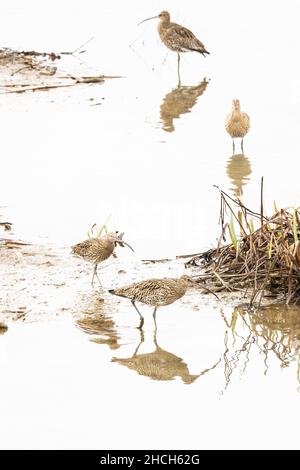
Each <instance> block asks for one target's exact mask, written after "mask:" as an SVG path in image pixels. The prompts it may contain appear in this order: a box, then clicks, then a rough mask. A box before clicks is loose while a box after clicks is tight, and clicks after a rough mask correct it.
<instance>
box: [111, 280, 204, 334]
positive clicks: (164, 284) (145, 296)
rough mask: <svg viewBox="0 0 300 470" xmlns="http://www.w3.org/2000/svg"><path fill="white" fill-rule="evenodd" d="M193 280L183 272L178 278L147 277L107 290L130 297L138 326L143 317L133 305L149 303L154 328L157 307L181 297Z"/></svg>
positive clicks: (142, 322) (142, 323)
mask: <svg viewBox="0 0 300 470" xmlns="http://www.w3.org/2000/svg"><path fill="white" fill-rule="evenodd" d="M194 283H195V281H194V280H193V279H192V278H191V277H190V276H187V275H186V274H184V275H183V276H181V277H180V278H164V279H147V280H145V281H141V282H134V283H133V284H130V285H128V286H125V287H120V288H118V289H111V290H109V291H108V292H110V293H111V294H114V295H117V296H119V297H125V298H126V299H130V300H131V303H132V305H133V306H134V308H135V309H136V311H137V313H138V314H139V316H140V325H139V328H142V327H143V325H144V317H143V315H142V314H141V312H140V311H139V309H138V308H137V306H136V305H135V302H141V303H143V304H147V305H151V306H152V307H154V311H153V318H154V324H155V329H156V311H157V309H158V307H162V306H164V305H170V304H172V303H173V302H175V301H176V300H178V299H180V298H181V297H183V296H184V295H185V293H186V291H187V288H188V287H189V285H192V284H194Z"/></svg>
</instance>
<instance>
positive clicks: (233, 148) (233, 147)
mask: <svg viewBox="0 0 300 470" xmlns="http://www.w3.org/2000/svg"><path fill="white" fill-rule="evenodd" d="M234 151H235V143H234V139H232V153H233V154H234Z"/></svg>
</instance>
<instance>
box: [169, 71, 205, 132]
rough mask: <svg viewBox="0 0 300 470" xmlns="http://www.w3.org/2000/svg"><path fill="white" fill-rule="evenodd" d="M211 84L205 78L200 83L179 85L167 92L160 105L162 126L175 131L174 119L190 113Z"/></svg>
mask: <svg viewBox="0 0 300 470" xmlns="http://www.w3.org/2000/svg"><path fill="white" fill-rule="evenodd" d="M208 84H209V80H206V78H204V79H203V80H202V82H200V83H199V85H196V86H181V85H178V86H177V88H174V90H172V91H171V92H170V93H167V94H166V96H165V97H164V99H163V102H162V104H161V106H160V118H161V122H162V127H163V129H164V130H165V131H166V132H173V131H174V130H175V126H174V124H173V120H174V119H178V118H179V117H180V116H181V115H182V114H186V113H189V112H190V111H191V109H192V107H193V106H194V105H195V104H196V103H197V99H198V97H199V96H201V95H202V94H203V93H204V92H205V90H206V88H207V85H208Z"/></svg>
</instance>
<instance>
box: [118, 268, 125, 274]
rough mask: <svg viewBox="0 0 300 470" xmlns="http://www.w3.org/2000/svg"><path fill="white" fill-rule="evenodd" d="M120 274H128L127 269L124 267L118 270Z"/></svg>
mask: <svg viewBox="0 0 300 470" xmlns="http://www.w3.org/2000/svg"><path fill="white" fill-rule="evenodd" d="M118 274H126V271H125V270H124V269H120V271H118Z"/></svg>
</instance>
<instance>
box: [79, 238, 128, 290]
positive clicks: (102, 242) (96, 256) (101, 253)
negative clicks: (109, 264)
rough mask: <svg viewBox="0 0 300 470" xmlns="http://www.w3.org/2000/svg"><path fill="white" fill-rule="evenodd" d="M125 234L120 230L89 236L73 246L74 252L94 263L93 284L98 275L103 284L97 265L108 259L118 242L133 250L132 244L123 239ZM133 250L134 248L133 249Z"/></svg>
mask: <svg viewBox="0 0 300 470" xmlns="http://www.w3.org/2000/svg"><path fill="white" fill-rule="evenodd" d="M122 236H123V234H119V232H111V233H108V234H107V235H106V236H104V237H102V238H95V237H93V238H88V239H87V240H84V241H83V242H81V243H77V245H74V246H73V247H72V253H73V254H74V255H77V256H80V257H81V258H83V259H85V260H86V261H90V262H92V263H94V265H95V266H94V272H93V278H92V285H93V283H94V277H95V276H96V277H97V279H98V282H99V284H100V285H101V282H100V279H99V277H98V273H97V267H98V264H99V263H102V262H103V261H105V260H106V259H108V258H109V257H110V256H111V255H112V253H113V251H114V248H115V246H116V245H117V244H119V245H120V246H124V245H126V246H128V247H129V248H130V249H131V250H132V248H131V246H130V245H128V243H126V242H124V240H123V239H122ZM132 251H133V250H132Z"/></svg>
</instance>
